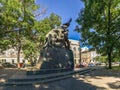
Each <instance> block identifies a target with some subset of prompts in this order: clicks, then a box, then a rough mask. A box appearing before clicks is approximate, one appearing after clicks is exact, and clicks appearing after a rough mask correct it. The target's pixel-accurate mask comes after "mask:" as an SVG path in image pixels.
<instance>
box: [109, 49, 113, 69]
mask: <svg viewBox="0 0 120 90" xmlns="http://www.w3.org/2000/svg"><path fill="white" fill-rule="evenodd" d="M111 53H112V52H111V50H110V52H108V64H109V67H108V68H109V69H112V64H111V61H112V58H111Z"/></svg>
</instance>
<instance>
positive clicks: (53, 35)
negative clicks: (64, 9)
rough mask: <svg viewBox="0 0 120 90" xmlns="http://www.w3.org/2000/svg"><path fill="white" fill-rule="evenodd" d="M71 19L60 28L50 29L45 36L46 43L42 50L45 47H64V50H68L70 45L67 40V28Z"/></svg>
mask: <svg viewBox="0 0 120 90" xmlns="http://www.w3.org/2000/svg"><path fill="white" fill-rule="evenodd" d="M71 21H72V19H70V20H69V21H68V22H67V23H64V24H63V25H62V26H60V28H55V29H52V30H51V31H50V32H49V33H48V34H47V35H46V43H45V45H44V48H45V47H47V46H50V47H55V46H58V47H63V46H64V47H65V48H66V49H70V43H69V40H68V29H67V28H68V27H69V25H70V22H71Z"/></svg>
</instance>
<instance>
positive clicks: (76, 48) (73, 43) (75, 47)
mask: <svg viewBox="0 0 120 90" xmlns="http://www.w3.org/2000/svg"><path fill="white" fill-rule="evenodd" d="M69 42H70V49H71V50H72V51H73V56H74V64H79V63H80V44H79V41H77V40H72V39H69Z"/></svg>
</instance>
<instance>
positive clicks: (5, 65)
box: [2, 62, 17, 68]
mask: <svg viewBox="0 0 120 90" xmlns="http://www.w3.org/2000/svg"><path fill="white" fill-rule="evenodd" d="M2 66H3V67H4V68H17V66H16V65H14V64H11V63H8V62H6V63H3V64H2Z"/></svg>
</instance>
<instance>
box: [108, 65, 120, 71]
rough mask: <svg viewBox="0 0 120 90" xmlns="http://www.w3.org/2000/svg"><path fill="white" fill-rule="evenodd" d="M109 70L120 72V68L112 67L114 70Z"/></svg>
mask: <svg viewBox="0 0 120 90" xmlns="http://www.w3.org/2000/svg"><path fill="white" fill-rule="evenodd" d="M108 70H109V71H112V72H120V66H112V69H108Z"/></svg>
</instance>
